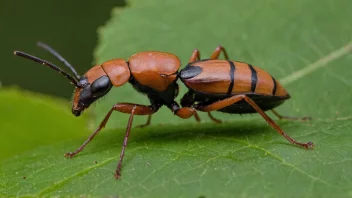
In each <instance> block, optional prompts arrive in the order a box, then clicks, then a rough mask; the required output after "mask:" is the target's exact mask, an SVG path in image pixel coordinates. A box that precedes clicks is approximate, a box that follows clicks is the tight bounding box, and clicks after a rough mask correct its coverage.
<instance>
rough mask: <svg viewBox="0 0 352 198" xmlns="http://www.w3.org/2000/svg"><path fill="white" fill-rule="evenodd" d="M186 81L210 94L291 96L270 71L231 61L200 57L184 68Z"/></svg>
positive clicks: (190, 86) (189, 84) (182, 73)
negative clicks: (202, 58) (201, 58)
mask: <svg viewBox="0 0 352 198" xmlns="http://www.w3.org/2000/svg"><path fill="white" fill-rule="evenodd" d="M179 75H180V78H181V80H182V81H183V82H184V84H185V85H186V86H187V87H188V88H190V89H193V90H196V91H198V92H202V93H208V94H229V95H234V94H257V95H267V96H283V97H286V96H288V93H287V92H286V90H285V89H284V88H283V87H282V86H281V84H280V83H279V82H278V81H276V80H275V79H274V78H273V77H272V76H271V75H270V74H268V73H267V72H265V71H264V70H262V69H260V68H258V67H254V66H252V65H250V64H247V63H243V62H236V61H227V60H200V61H197V62H193V63H190V64H189V65H187V66H186V67H185V68H184V69H182V70H181V71H180V74H179Z"/></svg>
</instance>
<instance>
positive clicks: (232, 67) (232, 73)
mask: <svg viewBox="0 0 352 198" xmlns="http://www.w3.org/2000/svg"><path fill="white" fill-rule="evenodd" d="M229 63H230V79H231V83H230V86H229V89H228V90H227V94H231V93H232V89H233V86H234V85H235V68H236V67H235V64H234V63H233V62H232V61H229Z"/></svg>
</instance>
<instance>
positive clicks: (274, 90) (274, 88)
mask: <svg viewBox="0 0 352 198" xmlns="http://www.w3.org/2000/svg"><path fill="white" fill-rule="evenodd" d="M271 78H272V79H273V83H274V87H273V96H275V93H276V80H275V78H274V77H271Z"/></svg>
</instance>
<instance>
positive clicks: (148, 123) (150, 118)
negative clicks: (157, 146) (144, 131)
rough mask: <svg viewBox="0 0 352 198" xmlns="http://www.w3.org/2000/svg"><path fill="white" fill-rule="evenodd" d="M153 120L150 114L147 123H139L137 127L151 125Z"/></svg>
mask: <svg viewBox="0 0 352 198" xmlns="http://www.w3.org/2000/svg"><path fill="white" fill-rule="evenodd" d="M151 120H152V115H149V116H148V119H147V122H146V123H145V124H141V125H138V126H136V127H138V128H144V127H146V126H149V125H150V121H151Z"/></svg>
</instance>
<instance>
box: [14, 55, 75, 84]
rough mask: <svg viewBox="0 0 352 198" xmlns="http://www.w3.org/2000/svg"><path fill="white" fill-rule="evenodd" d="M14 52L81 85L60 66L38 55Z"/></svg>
mask: <svg viewBox="0 0 352 198" xmlns="http://www.w3.org/2000/svg"><path fill="white" fill-rule="evenodd" d="M14 54H15V55H17V56H20V57H23V58H26V59H29V60H32V61H34V62H36V63H39V64H42V65H45V66H47V67H50V68H51V69H53V70H55V71H57V72H58V73H60V74H62V75H64V76H65V77H66V78H67V79H69V80H70V81H71V82H72V83H73V84H74V85H75V86H76V87H82V86H81V85H80V84H79V83H78V82H77V80H76V79H75V78H73V77H72V76H71V75H70V74H68V73H66V72H65V71H64V70H62V69H61V68H59V67H58V66H56V65H54V64H52V63H50V62H48V61H46V60H42V59H40V58H38V57H35V56H32V55H30V54H27V53H24V52H21V51H14Z"/></svg>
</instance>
